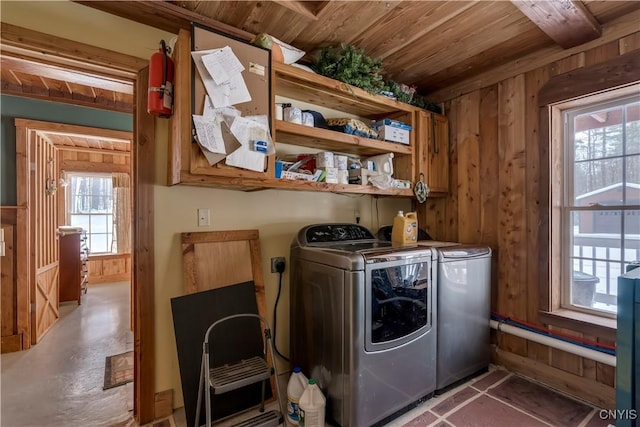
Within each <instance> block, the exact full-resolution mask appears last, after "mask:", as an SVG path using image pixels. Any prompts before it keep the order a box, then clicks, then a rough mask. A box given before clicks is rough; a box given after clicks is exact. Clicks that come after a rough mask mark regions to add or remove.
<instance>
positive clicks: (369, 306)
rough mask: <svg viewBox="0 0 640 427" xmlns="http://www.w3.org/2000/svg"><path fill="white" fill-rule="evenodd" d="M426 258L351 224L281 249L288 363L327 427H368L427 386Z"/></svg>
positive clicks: (430, 332)
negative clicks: (313, 385) (312, 394)
mask: <svg viewBox="0 0 640 427" xmlns="http://www.w3.org/2000/svg"><path fill="white" fill-rule="evenodd" d="M435 256H436V252H435V250H433V249H431V248H428V247H419V246H413V247H411V246H409V247H407V246H405V247H394V246H393V245H392V244H391V243H389V242H382V241H379V240H377V239H376V238H375V237H374V236H373V234H372V233H371V232H370V231H369V230H367V229H366V228H365V227H362V226H360V225H356V224H318V225H311V226H308V227H305V228H303V229H302V230H300V232H299V233H298V235H297V237H296V238H295V239H294V241H293V242H292V245H291V276H290V292H291V295H290V296H291V299H290V307H291V316H290V323H291V363H292V364H294V365H298V366H300V367H301V368H302V369H303V371H304V372H305V374H306V375H308V376H310V377H312V378H315V379H316V380H317V382H318V384H319V385H320V387H321V388H322V390H323V392H324V394H325V396H326V397H327V420H328V421H329V422H332V423H336V424H338V425H341V426H355V427H361V426H370V425H374V424H376V423H380V422H381V421H383V420H385V421H386V420H388V419H390V417H393V416H395V415H397V414H398V413H399V412H402V411H403V410H404V409H407V408H408V407H411V406H412V405H414V404H415V403H416V402H418V401H420V400H421V399H422V398H424V397H427V396H429V395H430V394H432V393H433V391H434V390H435V386H436V318H437V316H436V301H437V290H436V287H435V286H434V284H435V283H436V278H435V276H436V274H437V270H436V269H435V268H434V262H435Z"/></svg>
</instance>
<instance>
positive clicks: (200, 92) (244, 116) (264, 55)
mask: <svg viewBox="0 0 640 427" xmlns="http://www.w3.org/2000/svg"><path fill="white" fill-rule="evenodd" d="M191 44H192V46H191V59H192V67H191V72H192V97H191V99H192V106H191V111H192V131H193V136H194V141H195V143H194V144H192V154H193V155H192V162H191V166H190V169H191V172H192V173H198V174H209V175H217V176H228V177H255V178H264V177H267V176H273V169H274V166H275V155H274V154H275V149H274V145H273V141H272V135H271V134H272V132H271V103H272V99H271V97H272V94H271V69H270V55H271V52H270V51H269V50H266V49H263V48H260V47H257V46H254V45H251V44H248V43H246V42H245V41H242V40H237V39H234V38H232V37H229V36H226V35H223V34H219V33H217V32H215V31H214V30H211V29H208V28H205V27H202V26H199V25H196V24H194V25H193V26H192V30H191Z"/></svg>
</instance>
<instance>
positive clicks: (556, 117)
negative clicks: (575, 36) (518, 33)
mask: <svg viewBox="0 0 640 427" xmlns="http://www.w3.org/2000/svg"><path fill="white" fill-rule="evenodd" d="M639 92H640V84H638V83H634V84H631V85H627V86H623V87H620V88H616V89H612V90H606V91H602V92H599V93H594V94H585V95H583V96H580V97H576V98H574V99H571V100H569V101H562V102H558V103H555V104H550V105H548V120H549V132H550V146H549V148H550V150H549V151H550V153H549V160H550V163H549V166H550V167H549V179H550V182H549V190H550V199H549V200H550V206H549V208H550V218H549V220H550V221H549V222H550V226H549V231H550V234H549V241H548V242H547V244H548V245H549V275H550V281H549V285H548V286H549V288H550V289H549V295H550V301H549V311H551V312H554V311H563V312H566V311H570V312H576V313H584V314H588V315H593V316H596V317H601V318H609V319H615V317H616V313H612V312H610V311H606V310H601V309H598V308H587V307H581V306H576V305H573V304H571V301H570V287H571V282H572V271H573V266H572V263H573V259H572V255H571V253H572V252H571V249H572V248H571V244H572V243H571V242H572V238H571V235H570V234H569V232H567V230H569V228H570V224H571V217H570V215H571V213H572V212H575V211H579V210H587V211H598V210H602V206H596V207H594V208H592V209H590V208H588V207H587V208H584V207H583V208H580V209H575V206H569V203H568V202H569V200H570V197H571V196H572V194H573V191H574V190H573V184H574V181H573V176H572V172H573V166H574V165H573V155H574V152H573V151H572V150H574V149H575V148H574V145H573V141H571V142H569V141H567V135H568V134H569V131H570V130H569V123H568V120H565V119H566V116H565V114H566V113H567V112H569V111H572V112H574V113H576V114H582V113H584V111H588V109H590V108H592V107H593V108H595V109H598V110H600V109H605V108H607V106H611V105H613V104H615V105H621V103H625V101H629V100H631V99H633V100H637V98H638V97H639V95H638V93H639ZM623 156H625V154H624V153H623V154H622V155H621V156H620V157H621V158H622V157H623ZM606 208H607V209H606V210H623V211H624V210H630V209H633V210H636V209H638V206H636V205H625V206H618V205H615V206H607V207H606ZM565 234H566V237H565ZM621 262H622V261H621ZM543 307H544V306H543Z"/></svg>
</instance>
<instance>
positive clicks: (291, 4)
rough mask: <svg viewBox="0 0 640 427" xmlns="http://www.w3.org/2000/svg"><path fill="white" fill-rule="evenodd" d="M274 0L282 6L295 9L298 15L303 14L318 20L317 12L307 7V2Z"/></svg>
mask: <svg viewBox="0 0 640 427" xmlns="http://www.w3.org/2000/svg"><path fill="white" fill-rule="evenodd" d="M273 2H274V3H277V4H279V5H280V6H282V7H286V8H287V9H289V10H293V11H294V12H295V13H297V14H298V15H302V16H304V17H306V18H309V19H312V20H314V21H317V20H318V17H317V16H316V14H315V13H314V12H313V11H312V10H311V9H309V7H307V4H306V3H307V2H304V1H298V0H273Z"/></svg>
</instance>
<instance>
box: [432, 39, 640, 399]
mask: <svg viewBox="0 0 640 427" xmlns="http://www.w3.org/2000/svg"><path fill="white" fill-rule="evenodd" d="M637 49H640V32H639V33H635V34H632V35H630V36H627V37H624V38H621V39H619V40H616V41H614V42H611V43H607V44H604V45H602V46H599V47H596V48H593V49H590V50H586V51H583V52H580V53H577V54H575V55H572V56H570V57H568V58H565V59H562V60H560V61H557V62H552V63H549V64H547V65H545V66H542V67H539V68H537V69H534V70H532V71H529V72H526V73H523V74H518V75H515V76H513V77H510V78H507V79H505V80H502V81H500V82H499V83H497V84H494V85H491V86H488V87H484V88H482V89H478V90H474V91H472V92H470V93H467V94H464V95H462V96H459V97H457V98H455V99H451V100H449V101H447V102H446V103H445V110H446V115H447V116H448V117H449V120H450V129H451V131H450V132H451V134H450V141H449V142H450V189H451V191H450V194H449V196H448V197H447V198H445V199H433V200H430V201H428V202H427V203H426V204H424V205H421V206H420V208H419V214H420V221H421V223H422V224H424V225H425V226H426V228H427V231H428V232H429V234H430V235H431V236H433V238H434V239H437V240H448V241H459V242H463V243H484V244H487V245H489V246H491V247H492V249H493V251H494V256H493V271H492V309H493V310H496V311H498V312H501V313H504V314H506V315H508V316H511V317H513V318H517V319H522V320H526V321H529V322H531V323H537V324H544V323H543V322H541V321H540V316H539V308H540V307H539V293H540V291H539V289H540V284H541V283H548V277H547V274H548V273H547V272H546V271H541V269H540V263H539V256H540V253H541V248H540V247H539V245H540V243H539V239H538V237H539V236H538V234H539V225H540V222H541V221H542V219H543V212H541V208H540V204H541V200H540V197H541V196H540V191H539V190H540V185H541V184H540V183H541V181H542V182H543V183H544V182H548V179H543V177H542V173H544V172H543V171H541V161H540V138H539V132H540V123H539V106H538V91H539V90H540V88H541V87H542V86H544V84H545V83H547V82H548V81H549V79H550V78H551V77H553V76H555V75H558V74H562V73H565V72H568V71H571V70H575V69H577V68H580V67H585V66H589V65H594V64H602V63H605V62H606V61H608V60H611V59H613V58H616V57H618V56H619V55H622V54H625V53H628V52H630V51H633V50H637ZM542 194H543V195H544V194H545V193H544V192H542ZM542 241H544V239H542ZM547 326H548V325H547ZM554 329H556V330H558V331H561V332H565V333H569V334H572V335H576V336H584V337H585V338H590V339H593V340H601V341H604V342H608V343H611V342H612V341H611V340H612V339H613V337H612V336H611V334H608V335H607V334H604V335H606V336H604V335H603V336H598V334H597V331H596V332H594V329H593V328H591V329H583V328H580V327H575V328H574V329H573V330H569V329H561V328H558V327H554ZM496 348H497V350H496V353H495V355H494V362H496V363H497V364H501V365H504V366H506V367H507V368H510V369H512V370H514V371H517V372H521V373H523V374H525V375H528V376H530V377H534V378H535V379H538V380H540V381H542V382H544V383H547V384H550V385H552V386H554V387H557V388H560V389H563V390H564V391H566V392H569V393H571V394H573V395H575V396H578V397H581V398H583V399H585V400H588V401H591V402H593V403H595V404H597V405H599V406H601V407H605V408H613V407H615V389H614V378H615V369H614V368H612V367H610V366H606V365H603V364H600V363H596V362H593V361H591V360H587V359H583V358H580V357H577V356H574V355H571V354H568V353H565V352H562V351H559V350H552V349H550V348H549V347H546V346H542V345H539V344H536V343H532V342H528V341H527V340H524V339H522V338H517V337H512V336H506V335H502V334H501V335H500V336H499V337H498V339H497V347H496Z"/></svg>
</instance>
